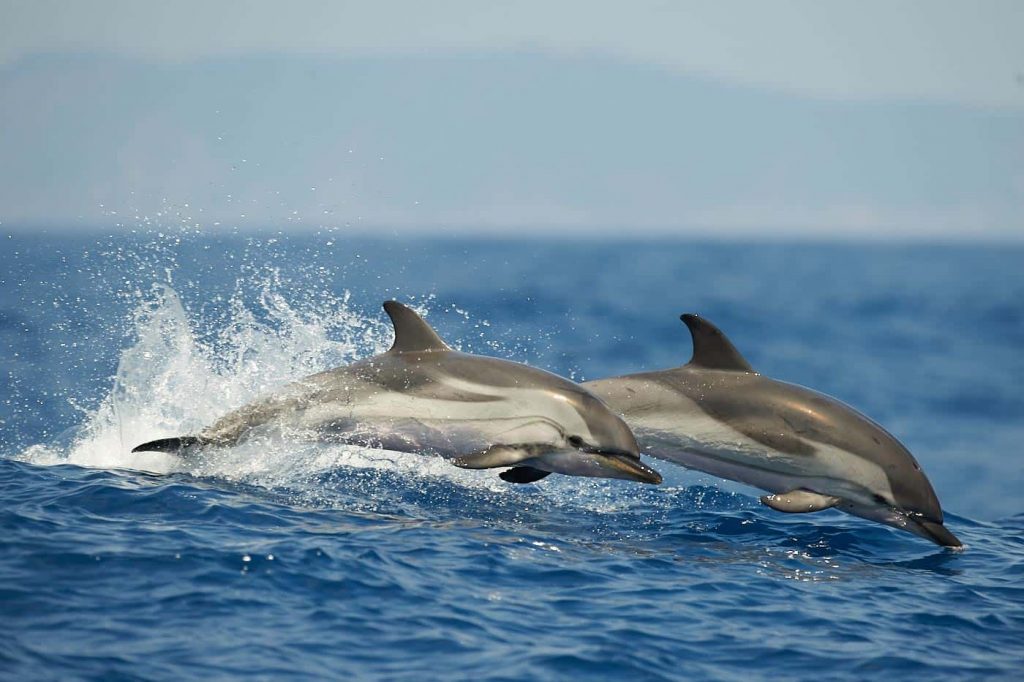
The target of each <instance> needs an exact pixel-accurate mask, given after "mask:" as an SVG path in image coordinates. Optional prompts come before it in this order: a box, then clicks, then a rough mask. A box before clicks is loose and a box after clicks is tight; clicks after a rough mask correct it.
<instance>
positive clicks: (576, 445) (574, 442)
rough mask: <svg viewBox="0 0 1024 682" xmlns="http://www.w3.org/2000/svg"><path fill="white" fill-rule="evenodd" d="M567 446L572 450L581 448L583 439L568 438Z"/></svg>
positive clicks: (577, 437)
mask: <svg viewBox="0 0 1024 682" xmlns="http://www.w3.org/2000/svg"><path fill="white" fill-rule="evenodd" d="M569 445H571V446H573V447H574V448H582V447H583V439H582V438H580V437H579V436H569Z"/></svg>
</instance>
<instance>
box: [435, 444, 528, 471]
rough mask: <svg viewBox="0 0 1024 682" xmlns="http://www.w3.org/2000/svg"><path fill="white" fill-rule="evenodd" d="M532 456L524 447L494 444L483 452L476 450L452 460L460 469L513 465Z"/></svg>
mask: <svg viewBox="0 0 1024 682" xmlns="http://www.w3.org/2000/svg"><path fill="white" fill-rule="evenodd" d="M532 456H533V455H531V454H530V453H529V452H526V451H525V450H523V449H522V448H514V447H510V446H508V445H492V446H491V447H489V448H487V449H486V450H484V451H482V452H474V453H470V454H468V455H463V456H462V457H456V458H455V459H453V460H452V464H454V465H455V466H457V467H459V468H460V469H493V468H495V467H508V466H512V465H513V464H518V463H519V462H522V461H523V460H524V459H529V458H530V457H532Z"/></svg>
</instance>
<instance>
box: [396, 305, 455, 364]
mask: <svg viewBox="0 0 1024 682" xmlns="http://www.w3.org/2000/svg"><path fill="white" fill-rule="evenodd" d="M384 311H385V312H386V313H387V314H388V317H390V318H391V324H393V325H394V326H395V342H394V343H393V344H392V345H391V349H390V350H389V351H388V352H389V353H411V352H416V351H427V350H451V348H449V347H448V344H446V343H445V342H444V341H442V340H441V337H440V336H438V335H437V332H435V331H434V330H433V329H432V328H431V327H430V325H429V324H427V323H426V322H424V321H423V318H422V317H420V316H419V315H417V314H416V311H414V310H413V309H412V308H410V307H409V306H406V305H402V304H401V303H399V302H398V301H387V302H385V303H384Z"/></svg>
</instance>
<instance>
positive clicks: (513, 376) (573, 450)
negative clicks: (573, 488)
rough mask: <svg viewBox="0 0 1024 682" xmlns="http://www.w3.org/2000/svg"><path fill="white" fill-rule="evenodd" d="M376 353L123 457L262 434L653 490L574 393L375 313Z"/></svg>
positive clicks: (416, 319)
mask: <svg viewBox="0 0 1024 682" xmlns="http://www.w3.org/2000/svg"><path fill="white" fill-rule="evenodd" d="M384 310H385V311H387V313H388V315H389V316H390V317H391V322H392V323H393V324H394V327H395V341H394V344H393V345H392V346H391V349H390V350H388V351H387V352H386V353H382V354H380V355H376V356H374V357H371V358H367V359H365V360H362V361H360V362H356V363H354V364H351V365H348V366H346V367H339V368H337V369H331V370H328V371H326V372H321V373H319V374H314V375H312V376H309V377H306V378H304V379H301V380H299V381H298V382H296V383H294V384H291V385H290V386H288V387H286V388H285V389H284V390H283V391H281V392H279V393H277V394H275V395H272V396H270V397H268V398H265V399H263V400H259V401H256V402H253V403H250V404H248V405H245V406H243V407H241V408H239V409H237V410H235V411H233V412H229V413H228V414H226V415H224V416H223V417H221V418H220V419H219V420H217V421H216V422H215V423H214V424H213V425H212V426H209V427H208V428H206V429H204V430H202V431H200V432H199V433H198V434H196V435H194V436H185V437H180V438H165V439H160V440H154V441H151V442H148V443H144V444H143V445H139V446H138V447H136V448H135V449H133V450H132V452H141V451H161V452H172V453H178V454H182V455H185V456H189V455H192V454H194V453H196V452H198V451H199V450H201V449H203V448H206V447H217V446H232V445H235V444H237V443H240V442H243V441H245V440H247V439H249V438H252V437H253V436H254V434H259V433H262V432H264V431H265V430H266V429H267V428H272V429H275V430H277V431H283V432H284V433H287V434H293V435H296V436H299V437H306V438H310V437H312V438H314V439H316V440H321V441H327V442H335V443H347V444H354V445H361V446H365V447H376V448H384V449H388V450H398V451H401V452H416V453H421V454H434V455H440V456H442V457H444V458H446V459H448V460H450V461H451V462H452V463H453V464H454V465H455V466H458V467H462V468H466V469H490V468H496V467H500V468H507V467H511V468H510V469H508V470H507V471H504V472H502V473H501V474H500V476H501V478H503V479H504V480H506V481H510V482H513V483H532V482H533V481H537V480H539V479H541V478H543V477H545V476H547V475H548V474H549V473H560V474H568V475H571V476H594V477H603V478H622V479H628V480H633V481H641V482H644V483H660V482H661V475H660V474H658V472H656V471H655V470H653V469H651V468H650V467H648V466H646V465H645V464H643V463H641V462H640V455H639V449H638V447H637V443H636V440H635V439H634V437H633V434H632V433H631V432H630V430H629V427H627V426H626V424H625V423H624V422H623V421H622V419H621V418H619V417H618V416H616V415H615V414H613V413H612V412H611V411H610V410H609V409H608V407H607V406H606V405H604V403H602V402H601V401H600V400H599V399H597V398H595V397H594V396H593V394H591V393H590V392H589V391H587V390H586V389H584V388H581V387H580V386H579V385H578V384H575V383H573V382H571V381H569V380H567V379H563V378H561V377H559V376H556V375H554V374H551V373H549V372H544V371H542V370H539V369H534V368H532V367H528V366H526V365H523V364H520V363H516V362H510V361H507V360H499V359H497V358H489V357H484V356H480V355H469V354H467V353H460V352H458V351H455V350H452V349H451V348H449V347H448V345H447V344H445V342H444V341H442V340H441V338H440V337H439V336H438V335H437V334H436V333H435V332H434V330H433V329H432V328H431V327H430V326H429V325H428V324H427V323H426V322H424V321H423V319H422V318H421V317H420V316H419V315H417V314H416V313H415V312H414V311H413V310H412V309H411V308H408V307H406V306H404V305H402V304H401V303H398V302H396V301H388V302H387V303H385V304H384Z"/></svg>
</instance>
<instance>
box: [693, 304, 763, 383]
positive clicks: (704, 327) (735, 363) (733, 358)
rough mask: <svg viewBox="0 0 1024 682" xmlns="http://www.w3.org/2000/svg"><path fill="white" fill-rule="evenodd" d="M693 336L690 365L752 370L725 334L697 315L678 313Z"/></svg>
mask: <svg viewBox="0 0 1024 682" xmlns="http://www.w3.org/2000/svg"><path fill="white" fill-rule="evenodd" d="M679 319H680V320H682V321H683V322H684V323H685V324H686V326H687V327H689V328H690V335H691V336H692V337H693V357H692V358H690V362H689V364H690V365H695V366H697V367H703V368H704V369H724V370H730V371H733V372H753V371H754V368H753V367H751V366H750V364H749V363H748V362H747V361H746V360H745V359H744V358H743V356H742V355H740V352H739V351H738V350H736V346H734V345H732V342H731V341H729V339H727V338H726V337H725V334H723V333H722V331H721V330H720V329H719V328H718V327H716V326H715V325H713V324H711V323H710V322H708V321H707V320H705V319H704V318H703V317H700V316H699V315H691V314H689V313H687V314H685V315H680V316H679Z"/></svg>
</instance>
